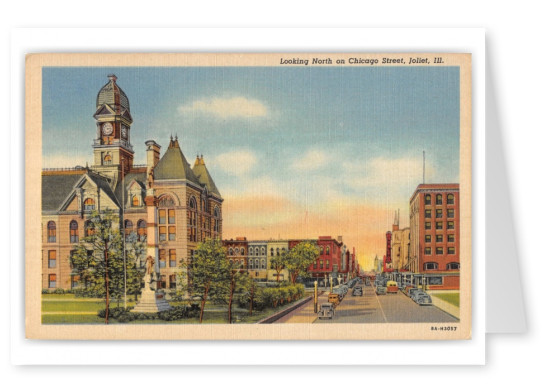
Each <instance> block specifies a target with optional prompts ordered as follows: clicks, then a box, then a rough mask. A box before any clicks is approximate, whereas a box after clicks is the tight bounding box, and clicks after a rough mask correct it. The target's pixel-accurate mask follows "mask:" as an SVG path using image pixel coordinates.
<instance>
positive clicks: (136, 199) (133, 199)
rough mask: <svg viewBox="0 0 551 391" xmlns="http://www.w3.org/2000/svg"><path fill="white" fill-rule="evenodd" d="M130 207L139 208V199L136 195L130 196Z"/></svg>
mask: <svg viewBox="0 0 551 391" xmlns="http://www.w3.org/2000/svg"><path fill="white" fill-rule="evenodd" d="M132 206H140V199H139V198H138V196H137V195H134V196H132Z"/></svg>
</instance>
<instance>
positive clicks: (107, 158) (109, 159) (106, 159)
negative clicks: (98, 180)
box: [103, 154, 113, 166]
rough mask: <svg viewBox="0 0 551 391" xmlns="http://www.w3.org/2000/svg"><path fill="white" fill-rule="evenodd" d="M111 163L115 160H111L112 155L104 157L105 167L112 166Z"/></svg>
mask: <svg viewBox="0 0 551 391" xmlns="http://www.w3.org/2000/svg"><path fill="white" fill-rule="evenodd" d="M111 163H113V160H112V159H111V155H109V154H107V155H105V156H104V157H103V164H104V165H106V166H107V165H110V164H111Z"/></svg>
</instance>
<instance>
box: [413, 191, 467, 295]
mask: <svg viewBox="0 0 551 391" xmlns="http://www.w3.org/2000/svg"><path fill="white" fill-rule="evenodd" d="M459 201H460V197H459V185H458V184H454V183H452V184H422V185H419V186H417V189H416V190H415V192H414V193H413V195H412V196H411V198H410V234H411V241H410V242H411V246H410V259H409V262H408V263H407V264H406V268H407V269H408V270H409V271H410V272H412V273H415V274H418V275H420V276H422V279H423V280H421V279H419V283H423V284H425V285H426V286H427V289H459V270H460V260H459V259H460V258H459V247H460V242H459V236H460V219H459V210H460V208H459Z"/></svg>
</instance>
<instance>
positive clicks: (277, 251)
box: [276, 248, 279, 257]
mask: <svg viewBox="0 0 551 391" xmlns="http://www.w3.org/2000/svg"><path fill="white" fill-rule="evenodd" d="M276 254H277V256H278V257H279V248H278V249H277V250H276Z"/></svg>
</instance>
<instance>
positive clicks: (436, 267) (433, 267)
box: [424, 262, 438, 270]
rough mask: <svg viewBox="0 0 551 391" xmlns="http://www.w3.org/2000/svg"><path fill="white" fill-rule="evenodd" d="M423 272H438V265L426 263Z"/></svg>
mask: <svg viewBox="0 0 551 391" xmlns="http://www.w3.org/2000/svg"><path fill="white" fill-rule="evenodd" d="M424 270H438V264H437V263H436V262H427V263H425V264H424Z"/></svg>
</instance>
